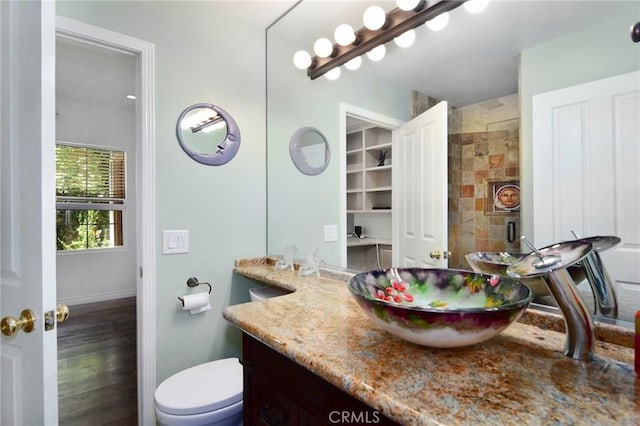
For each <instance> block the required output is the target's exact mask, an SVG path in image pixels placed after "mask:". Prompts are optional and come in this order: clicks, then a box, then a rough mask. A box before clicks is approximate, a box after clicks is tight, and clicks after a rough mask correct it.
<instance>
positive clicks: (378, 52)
mask: <svg viewBox="0 0 640 426" xmlns="http://www.w3.org/2000/svg"><path fill="white" fill-rule="evenodd" d="M386 53H387V49H386V48H385V47H384V44H381V45H380V46H378V47H374V48H373V49H371V50H370V51H368V52H367V57H368V58H369V59H371V60H372V61H373V62H378V61H381V60H382V59H383V58H384V55H385V54H386Z"/></svg>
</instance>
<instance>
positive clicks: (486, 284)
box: [348, 268, 533, 348]
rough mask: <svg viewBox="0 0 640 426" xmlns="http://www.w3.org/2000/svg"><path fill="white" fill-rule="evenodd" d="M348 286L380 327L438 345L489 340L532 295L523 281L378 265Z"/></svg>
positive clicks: (471, 343) (465, 272) (401, 336)
mask: <svg viewBox="0 0 640 426" xmlns="http://www.w3.org/2000/svg"><path fill="white" fill-rule="evenodd" d="M348 288H349V291H350V292H351V295H352V296H353V297H354V299H355V300H356V302H357V303H358V305H359V306H360V307H361V308H362V309H363V311H364V312H365V313H366V314H367V316H368V317H369V318H370V319H371V320H373V322H374V323H375V324H376V325H377V326H379V327H381V328H382V329H384V330H386V331H387V332H389V333H391V334H393V335H395V336H398V337H400V338H402V339H404V340H407V341H410V342H413V343H417V344H419V345H423V346H429V347H437V348H454V347H461V346H469V345H474V344H476V343H480V342H483V341H485V340H488V339H490V338H492V337H494V336H496V335H497V334H498V333H500V332H501V331H503V330H504V329H505V328H507V327H508V326H509V325H510V324H511V323H513V322H515V321H517V320H518V319H519V318H520V316H521V315H522V313H523V312H524V311H525V310H526V308H527V307H528V306H529V304H530V303H531V301H532V300H533V293H532V292H531V290H530V289H529V287H527V286H525V285H523V284H521V283H519V282H518V281H515V280H512V279H509V278H504V277H501V276H499V275H487V274H478V273H474V272H471V271H462V270H455V269H422V268H390V269H384V270H374V271H369V272H363V273H360V274H357V275H355V276H354V277H353V278H352V279H351V280H350V281H349V286H348Z"/></svg>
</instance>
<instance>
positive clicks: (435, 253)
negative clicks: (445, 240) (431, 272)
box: [429, 250, 442, 259]
mask: <svg viewBox="0 0 640 426" xmlns="http://www.w3.org/2000/svg"><path fill="white" fill-rule="evenodd" d="M441 256H442V252H441V251H440V250H433V251H432V252H431V253H429V257H430V258H432V259H440V257H441Z"/></svg>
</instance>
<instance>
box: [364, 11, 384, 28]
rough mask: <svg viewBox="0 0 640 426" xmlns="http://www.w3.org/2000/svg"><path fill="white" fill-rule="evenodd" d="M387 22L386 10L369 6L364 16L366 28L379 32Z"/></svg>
mask: <svg viewBox="0 0 640 426" xmlns="http://www.w3.org/2000/svg"><path fill="white" fill-rule="evenodd" d="M386 21H387V15H386V14H385V13H384V9H383V8H381V7H380V6H369V7H368V8H367V10H365V11H364V15H363V16H362V22H363V23H364V26H365V27H367V28H368V29H370V30H371V31H376V30H379V29H380V28H382V27H383V26H384V23H385V22H386Z"/></svg>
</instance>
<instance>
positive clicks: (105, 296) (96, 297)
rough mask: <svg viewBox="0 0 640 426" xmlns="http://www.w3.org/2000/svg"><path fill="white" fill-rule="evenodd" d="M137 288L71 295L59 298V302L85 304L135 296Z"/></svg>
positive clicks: (69, 304) (68, 304)
mask: <svg viewBox="0 0 640 426" xmlns="http://www.w3.org/2000/svg"><path fill="white" fill-rule="evenodd" d="M135 296H136V290H135V289H131V290H120V291H112V292H108V293H98V294H87V295H85V296H70V297H63V298H61V299H58V303H62V304H64V305H67V306H73V305H83V304H85V303H96V302H105V301H107V300H114V299H124V298H125V297H135Z"/></svg>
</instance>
